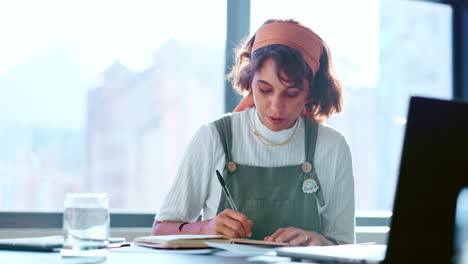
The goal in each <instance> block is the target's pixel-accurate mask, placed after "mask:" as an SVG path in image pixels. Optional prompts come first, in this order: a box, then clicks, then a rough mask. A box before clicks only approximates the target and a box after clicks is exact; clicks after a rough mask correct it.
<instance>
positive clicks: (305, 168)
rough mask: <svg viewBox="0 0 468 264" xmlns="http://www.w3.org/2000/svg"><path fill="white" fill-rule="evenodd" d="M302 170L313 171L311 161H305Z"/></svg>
mask: <svg viewBox="0 0 468 264" xmlns="http://www.w3.org/2000/svg"><path fill="white" fill-rule="evenodd" d="M302 171H303V172H305V173H309V172H311V171H312V164H310V162H307V161H306V162H304V163H302Z"/></svg>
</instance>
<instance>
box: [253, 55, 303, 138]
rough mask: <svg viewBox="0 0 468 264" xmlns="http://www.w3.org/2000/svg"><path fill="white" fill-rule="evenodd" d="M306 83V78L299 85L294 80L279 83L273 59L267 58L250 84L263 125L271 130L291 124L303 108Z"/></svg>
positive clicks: (290, 125)
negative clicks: (300, 85)
mask: <svg viewBox="0 0 468 264" xmlns="http://www.w3.org/2000/svg"><path fill="white" fill-rule="evenodd" d="M284 77H286V76H284ZM284 79H286V80H287V78H284ZM308 86H309V83H308V81H307V80H305V79H304V80H303V82H302V87H297V86H295V84H294V83H293V82H284V81H283V82H281V80H280V79H279V78H278V76H277V75H276V64H275V62H274V61H273V60H271V59H268V60H266V61H265V62H264V63H263V66H262V67H261V68H260V69H259V70H258V71H257V72H256V73H255V75H254V76H253V79H252V86H251V87H252V93H253V99H254V102H255V107H256V108H257V112H258V115H259V117H260V120H261V121H262V123H263V125H265V126H266V127H268V128H269V129H270V130H272V131H280V130H283V129H287V128H290V127H292V126H293V125H294V122H295V121H296V120H297V118H298V117H299V115H300V114H301V112H302V111H303V109H304V106H305V103H306V99H307V94H308V92H309V88H308Z"/></svg>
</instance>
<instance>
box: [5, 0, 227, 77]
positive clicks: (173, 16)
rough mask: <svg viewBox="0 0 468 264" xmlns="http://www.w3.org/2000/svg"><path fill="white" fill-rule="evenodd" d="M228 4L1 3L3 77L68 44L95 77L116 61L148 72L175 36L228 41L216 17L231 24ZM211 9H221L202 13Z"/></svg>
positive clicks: (87, 0)
mask: <svg viewBox="0 0 468 264" xmlns="http://www.w3.org/2000/svg"><path fill="white" fill-rule="evenodd" d="M181 2H183V4H181ZM195 2H196V3H195ZM225 5H226V3H225V2H224V1H217V0H211V1H209V0H202V1H154V0H153V1H150V0H132V1H109V0H99V1H92V0H83V1H69V0H68V1H67V0H41V1H34V0H29V1H28V0H15V1H9V0H0V34H1V36H2V42H1V43H0V58H2V59H1V60H0V77H1V76H2V75H4V74H5V73H7V72H8V71H9V70H11V69H12V68H14V67H15V66H16V65H18V64H20V63H21V62H23V61H25V60H27V58H28V57H30V56H34V55H36V54H39V53H41V51H43V50H45V49H47V48H49V47H52V46H57V45H62V44H64V43H67V44H70V45H72V46H74V47H75V48H77V49H78V50H79V52H80V55H81V57H82V58H83V64H84V67H85V70H86V71H87V72H89V73H91V74H96V73H99V72H100V71H102V69H103V68H105V67H106V66H108V65H109V64H110V63H112V62H113V61H115V60H120V61H121V62H123V63H124V64H125V65H127V66H129V67H130V68H132V69H135V70H138V69H142V68H144V67H146V66H147V65H148V63H150V61H149V60H150V59H149V58H150V55H151V53H152V52H154V50H155V49H156V48H157V47H158V46H159V45H160V44H161V43H162V42H163V41H165V40H167V39H168V38H170V37H173V38H176V39H179V40H185V39H189V40H192V41H212V40H213V39H219V38H220V36H223V37H222V38H224V36H225V31H226V29H225V24H224V23H212V22H211V19H213V20H214V21H225V20H226V18H225V16H226V14H225V10H226V6H225ZM207 7H209V8H210V10H219V11H218V12H209V16H207V15H206V14H203V15H201V14H202V13H203V12H204V11H206V8H207ZM194 10H195V11H197V12H193V11H194ZM182 18H183V19H182ZM187 19H189V21H190V23H189V24H187V22H186V21H187Z"/></svg>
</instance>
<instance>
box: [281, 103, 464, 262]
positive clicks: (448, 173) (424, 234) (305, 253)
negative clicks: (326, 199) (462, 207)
mask: <svg viewBox="0 0 468 264" xmlns="http://www.w3.org/2000/svg"><path fill="white" fill-rule="evenodd" d="M464 187H468V103H466V102H455V101H447V100H439V99H431V98H424V97H412V98H411V99H410V106H409V110H408V120H407V125H406V131H405V138H404V143H403V151H402V156H401V161H400V171H399V176H398V184H397V188H396V194H395V200H394V205H393V216H392V220H391V225H390V232H389V237H388V244H387V246H385V245H358V244H357V245H344V246H331V247H290V248H280V249H277V254H278V255H280V256H288V257H292V258H294V259H309V260H316V261H326V262H340V263H450V262H453V261H454V260H455V257H456V252H455V251H454V248H455V247H454V229H455V228H454V225H455V209H456V201H457V197H458V194H459V192H460V191H461V190H462V189H463V188H464Z"/></svg>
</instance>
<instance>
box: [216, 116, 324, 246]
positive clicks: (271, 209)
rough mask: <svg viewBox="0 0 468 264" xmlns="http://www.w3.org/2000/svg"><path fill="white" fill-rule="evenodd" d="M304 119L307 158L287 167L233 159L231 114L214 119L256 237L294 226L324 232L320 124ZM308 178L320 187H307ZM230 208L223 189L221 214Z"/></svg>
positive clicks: (230, 179)
mask: <svg viewBox="0 0 468 264" xmlns="http://www.w3.org/2000/svg"><path fill="white" fill-rule="evenodd" d="M303 119H304V121H305V122H304V124H305V153H306V160H305V162H304V163H302V164H298V165H291V166H284V167H257V166H247V165H243V164H238V163H237V162H236V161H235V160H233V159H232V158H233V157H232V153H231V151H232V131H231V119H230V116H229V115H228V116H225V117H223V118H221V119H219V120H217V121H215V122H214V124H215V126H216V128H217V130H218V133H219V136H220V139H221V143H222V146H223V149H224V153H225V157H226V166H225V167H224V170H223V177H224V179H225V182H226V186H227V188H228V189H229V190H230V192H231V195H232V197H233V199H234V202H235V203H236V205H237V207H238V209H239V211H240V212H241V213H243V214H245V215H246V216H247V218H249V219H251V220H252V221H253V227H252V238H253V239H260V240H263V239H264V237H265V236H270V235H271V234H273V233H274V232H275V231H276V230H277V229H279V228H283V227H290V226H292V227H297V228H301V229H304V230H309V231H315V232H318V233H321V229H322V226H321V219H320V214H319V211H318V205H320V206H324V199H323V193H322V188H321V186H320V182H319V180H318V178H317V175H316V173H315V166H314V165H313V158H314V152H315V143H316V140H317V131H318V124H317V123H316V122H315V121H312V120H311V119H309V118H307V117H305V118H304V117H303ZM246 129H248V128H246ZM259 144H260V143H259ZM264 147H265V148H274V147H275V146H264ZM213 177H216V176H215V175H213ZM305 180H308V181H309V182H311V181H313V182H314V183H315V185H312V186H315V187H317V186H318V188H309V189H308V191H307V192H305V191H303V184H304V181H305ZM226 208H230V207H229V203H228V201H227V199H226V196H225V195H224V193H222V194H221V199H220V202H219V206H218V211H217V214H219V213H220V212H222V211H223V210H224V209H226Z"/></svg>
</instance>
